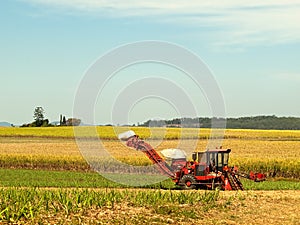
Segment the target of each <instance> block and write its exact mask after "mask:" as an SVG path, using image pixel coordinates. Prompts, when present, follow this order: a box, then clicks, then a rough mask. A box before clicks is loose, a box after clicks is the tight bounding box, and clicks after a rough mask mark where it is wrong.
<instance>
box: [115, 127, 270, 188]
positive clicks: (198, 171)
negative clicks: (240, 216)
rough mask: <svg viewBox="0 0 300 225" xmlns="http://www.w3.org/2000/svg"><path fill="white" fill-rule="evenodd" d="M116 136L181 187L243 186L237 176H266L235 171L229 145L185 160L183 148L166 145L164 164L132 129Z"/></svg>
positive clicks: (260, 179) (259, 177)
mask: <svg viewBox="0 0 300 225" xmlns="http://www.w3.org/2000/svg"><path fill="white" fill-rule="evenodd" d="M119 139H120V140H122V141H126V145H127V146H128V147H131V148H134V149H136V150H138V151H142V152H143V153H145V154H146V156H147V157H148V158H149V159H150V160H151V161H152V163H153V164H155V165H156V166H157V168H158V170H159V171H160V172H161V173H162V174H163V175H166V176H168V177H170V178H171V179H172V180H173V182H175V184H176V185H179V186H181V188H182V189H185V190H189V189H196V188H201V189H216V188H218V189H220V190H244V188H243V184H242V183H241V181H240V179H239V177H244V178H247V179H250V180H253V181H255V182H259V181H264V180H265V179H266V176H265V175H264V174H261V173H253V172H250V173H249V174H247V173H242V172H239V171H238V169H237V167H235V166H234V167H229V166H228V160H229V153H230V152H231V150H230V149H211V150H207V151H205V152H194V153H192V159H193V161H187V159H186V154H185V152H184V151H182V150H179V149H166V150H163V151H161V153H162V154H163V155H164V156H165V157H166V158H168V159H170V163H169V164H168V163H167V162H166V160H165V159H163V158H162V157H161V156H160V155H159V154H158V153H157V152H156V151H155V150H154V149H153V148H152V147H151V145H150V144H148V143H146V142H144V141H143V140H141V139H140V138H139V137H138V135H136V134H135V133H134V131H131V130H130V131H127V132H124V133H121V134H120V135H119Z"/></svg>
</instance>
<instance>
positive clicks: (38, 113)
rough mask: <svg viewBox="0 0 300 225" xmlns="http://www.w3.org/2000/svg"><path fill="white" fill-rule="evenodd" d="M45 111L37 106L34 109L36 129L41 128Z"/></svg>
mask: <svg viewBox="0 0 300 225" xmlns="http://www.w3.org/2000/svg"><path fill="white" fill-rule="evenodd" d="M44 114H45V110H44V109H43V107H41V106H38V107H36V108H35V109H34V113H33V118H34V121H35V124H36V126H37V127H40V126H42V124H43V121H44Z"/></svg>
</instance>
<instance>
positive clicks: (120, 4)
mask: <svg viewBox="0 0 300 225" xmlns="http://www.w3.org/2000/svg"><path fill="white" fill-rule="evenodd" d="M27 1H28V2H32V3H35V4H41V5H46V6H48V7H49V6H52V7H58V8H62V9H65V10H70V9H72V10H76V11H79V12H87V13H92V14H93V15H95V14H96V15H97V14H98V13H99V14H101V15H103V14H104V15H106V16H111V17H150V18H151V19H152V18H153V19H154V18H155V17H154V16H158V15H159V18H158V19H159V21H161V22H172V23H179V22H178V21H179V18H180V23H183V24H184V25H185V24H188V25H189V26H194V27H195V28H199V27H201V26H206V27H207V26H208V27H212V28H215V29H214V31H212V33H211V35H212V36H213V37H215V38H213V39H214V44H215V45H217V46H251V45H257V44H263V45H265V44H268V45H272V44H278V43H290V42H299V41H300V23H299V21H300V0H285V1H283V0H265V1H261V0H243V1H240V0H224V1H218V2H216V1H200V0H193V1H191V0H190V1H188V0H185V1H183V0H164V1H161V0H152V1H149V0H145V1H141V0H128V1H124V0H27ZM152 16H153V17H152ZM156 21H157V20H156ZM195 30H196V29H195ZM197 30H199V29H197Z"/></svg>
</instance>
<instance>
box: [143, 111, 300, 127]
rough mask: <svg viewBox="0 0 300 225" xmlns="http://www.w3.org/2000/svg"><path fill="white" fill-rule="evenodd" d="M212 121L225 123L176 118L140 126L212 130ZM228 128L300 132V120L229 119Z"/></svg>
mask: <svg viewBox="0 0 300 225" xmlns="http://www.w3.org/2000/svg"><path fill="white" fill-rule="evenodd" d="M212 119H213V121H214V123H215V124H218V123H220V122H224V121H225V119H224V118H208V117H200V118H181V119H180V118H175V119H171V120H148V121H146V122H144V123H142V124H139V126H146V127H148V126H151V127H164V126H165V127H190V128H195V127H203V128H210V127H211V124H212ZM226 128H230V129H266V130H300V118H298V117H277V116H274V115H273V116H253V117H240V118H227V119H226Z"/></svg>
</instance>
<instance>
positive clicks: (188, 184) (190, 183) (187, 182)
mask: <svg viewBox="0 0 300 225" xmlns="http://www.w3.org/2000/svg"><path fill="white" fill-rule="evenodd" d="M195 183H197V182H196V179H195V177H194V176H193V175H191V174H187V175H184V176H183V177H182V178H181V179H180V184H181V185H182V186H181V188H182V189H183V190H191V189H196V185H195Z"/></svg>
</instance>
